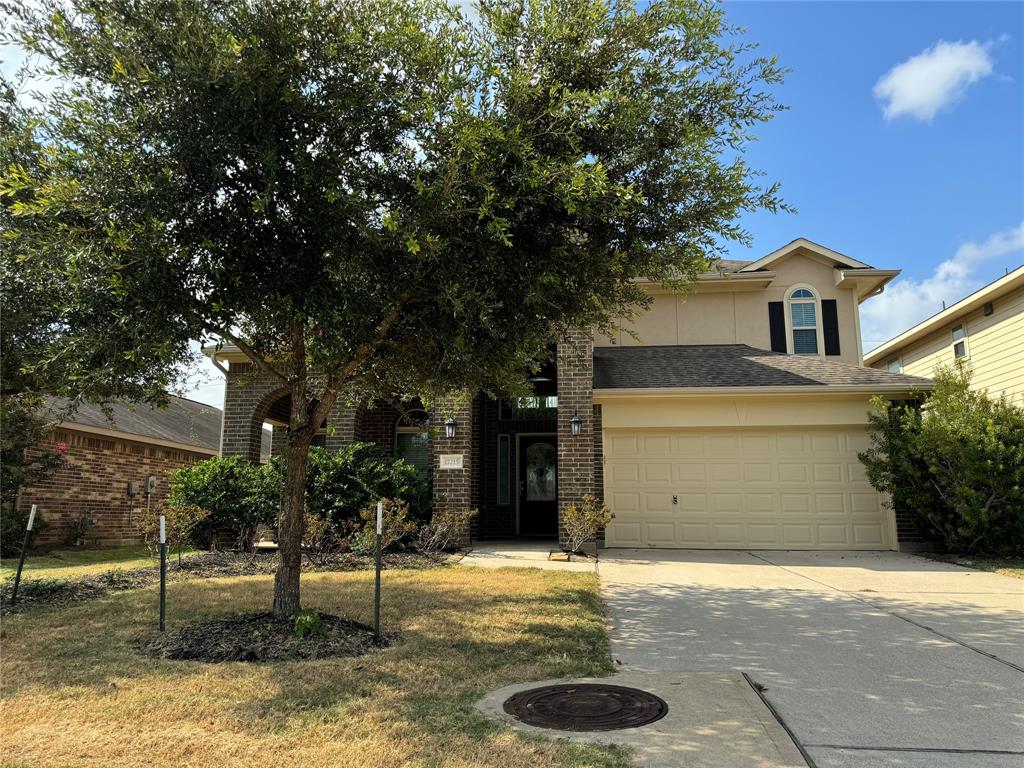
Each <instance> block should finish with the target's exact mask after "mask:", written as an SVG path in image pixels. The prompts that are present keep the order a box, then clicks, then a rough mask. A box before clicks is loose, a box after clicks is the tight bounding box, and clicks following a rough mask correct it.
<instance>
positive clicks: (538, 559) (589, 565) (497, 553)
mask: <svg viewBox="0 0 1024 768" xmlns="http://www.w3.org/2000/svg"><path fill="white" fill-rule="evenodd" d="M553 551H554V552H558V551H559V547H558V542H557V541H555V540H554V539H552V540H551V541H529V540H527V541H522V540H520V541H484V542H475V543H474V544H473V549H472V550H471V551H469V552H468V553H466V555H465V556H464V557H463V558H462V560H460V561H459V564H460V565H469V566H475V567H478V568H541V569H543V570H548V571H583V572H590V573H593V572H594V571H595V570H596V564H597V561H596V560H586V561H573V562H568V561H565V560H550V559H549V556H550V555H551V553H552V552H553Z"/></svg>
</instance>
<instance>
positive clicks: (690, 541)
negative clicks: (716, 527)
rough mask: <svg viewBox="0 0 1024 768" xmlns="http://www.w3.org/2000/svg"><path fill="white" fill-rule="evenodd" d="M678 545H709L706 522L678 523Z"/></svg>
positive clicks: (697, 546) (708, 532)
mask: <svg viewBox="0 0 1024 768" xmlns="http://www.w3.org/2000/svg"><path fill="white" fill-rule="evenodd" d="M679 546H681V547H694V548H698V549H699V548H702V547H710V546H711V534H710V526H709V525H708V524H707V523H680V524H679Z"/></svg>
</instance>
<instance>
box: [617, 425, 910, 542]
mask: <svg viewBox="0 0 1024 768" xmlns="http://www.w3.org/2000/svg"><path fill="white" fill-rule="evenodd" d="M604 441H605V466H604V477H605V501H606V503H607V504H608V506H609V507H610V508H611V510H612V512H614V514H615V519H614V521H613V522H612V524H611V525H610V526H609V528H608V531H607V533H606V541H607V545H608V546H612V547H677V548H691V547H692V548H734V549H746V548H750V549H889V548H891V547H892V545H893V537H894V533H893V531H892V530H891V527H892V526H891V523H890V513H889V512H888V510H886V509H885V508H884V507H883V506H882V499H881V497H880V496H879V494H878V493H877V492H876V491H875V490H874V489H873V488H872V487H871V485H870V484H869V483H868V481H867V477H866V475H865V473H864V468H863V466H862V465H861V463H860V462H859V461H858V460H857V452H858V451H861V450H864V449H865V448H866V447H867V446H868V436H867V434H866V432H865V430H864V429H863V428H860V427H836V428H789V429H779V428H767V429H745V430H744V429H720V430H700V431H689V430H671V431H669V430H645V431H625V430H606V431H605V433H604Z"/></svg>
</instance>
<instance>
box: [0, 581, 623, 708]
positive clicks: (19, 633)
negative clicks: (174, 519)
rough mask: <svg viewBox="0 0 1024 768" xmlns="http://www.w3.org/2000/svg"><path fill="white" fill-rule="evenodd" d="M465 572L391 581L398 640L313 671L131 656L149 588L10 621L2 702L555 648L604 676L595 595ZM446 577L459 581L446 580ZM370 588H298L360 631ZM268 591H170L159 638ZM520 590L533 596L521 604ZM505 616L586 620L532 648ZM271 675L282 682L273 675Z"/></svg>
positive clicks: (254, 585) (344, 584)
mask: <svg viewBox="0 0 1024 768" xmlns="http://www.w3.org/2000/svg"><path fill="white" fill-rule="evenodd" d="M465 573H466V572H465V571H462V570H456V571H451V570H448V569H444V570H440V571H417V572H412V573H408V574H407V573H404V572H401V571H393V572H391V574H389V577H388V578H387V579H386V580H385V584H384V588H383V600H382V626H383V629H384V631H385V632H386V633H390V632H397V634H398V638H397V643H396V645H395V646H394V647H392V648H385V649H381V650H376V651H373V652H371V653H370V654H367V655H364V656H360V657H353V658H347V659H337V660H322V661H317V662H279V663H274V664H257V665H253V664H246V663H244V662H238V663H226V664H220V665H205V664H202V663H199V662H183V661H171V660H160V659H149V658H145V657H142V656H141V655H140V654H139V653H138V652H137V650H136V643H137V641H138V639H139V638H140V637H143V636H146V635H149V634H152V633H155V632H156V624H157V619H158V603H157V591H156V589H155V588H146V589H141V590H133V591H130V592H125V593H119V594H116V595H110V596H108V597H105V598H101V599H99V600H96V601H93V602H90V603H87V604H79V605H74V606H70V607H66V608H63V609H40V610H36V611H32V612H29V613H24V614H20V615H17V616H10V617H7V618H6V619H5V621H4V628H3V639H4V645H5V649H4V650H5V654H4V656H5V658H4V667H5V668H6V669H7V670H8V673H7V674H5V675H4V677H5V681H4V690H5V694H6V695H14V694H16V693H17V692H18V691H19V690H20V689H21V688H22V687H24V686H27V685H40V686H45V687H47V688H58V689H59V688H61V687H65V686H73V687H83V686H84V687H93V688H97V689H106V688H107V687H109V685H110V683H111V682H119V681H130V680H139V679H146V678H150V677H155V678H159V677H162V676H164V675H175V676H178V677H181V676H187V675H189V674H199V673H203V672H210V671H211V670H214V669H217V668H223V669H237V668H238V667H236V665H238V664H240V665H241V668H242V669H244V668H246V667H250V668H253V669H260V670H262V672H263V674H268V673H271V674H274V677H280V678H281V680H282V684H283V685H284V684H286V683H287V680H288V678H289V677H290V676H293V675H295V674H296V672H297V671H298V670H300V669H301V668H302V667H303V666H316V665H324V664H335V665H341V666H352V667H358V666H360V665H366V664H369V663H370V661H371V660H372V661H373V664H374V666H379V659H380V657H382V656H384V655H386V656H387V657H388V658H394V659H396V660H399V661H403V662H408V660H409V658H410V657H412V658H415V657H417V656H419V655H422V654H424V653H427V654H429V657H432V658H433V659H434V660H435V663H440V662H438V661H437V660H438V659H444V658H450V657H453V656H455V657H457V656H462V655H470V656H471V657H473V658H474V660H475V661H474V663H475V664H479V665H480V666H481V667H483V668H489V667H493V668H500V666H501V665H502V660H503V659H504V660H506V661H508V662H513V661H517V660H523V659H525V660H530V659H534V658H536V654H538V653H540V652H541V651H542V650H543V649H545V648H547V649H548V650H549V651H550V650H551V647H550V646H551V645H552V642H553V641H554V642H556V643H561V644H562V645H564V646H565V647H564V649H561V650H559V651H558V652H559V653H568V651H569V650H577V651H578V650H579V649H580V648H581V647H585V646H589V645H590V644H591V643H597V644H598V646H599V647H598V651H597V658H598V659H600V661H595V657H594V655H593V654H592V653H587V654H586V662H585V663H584V664H583V665H582V667H581V664H580V662H579V661H578V660H576V661H573V660H571V659H569V660H565V659H561V657H559V658H560V661H559V663H560V664H566V665H567V666H566V668H567V669H575V668H584V667H585V668H586V669H587V670H591V671H594V670H595V669H596V668H597V666H599V665H600V664H601V663H603V664H605V665H606V666H607V664H608V662H607V645H606V640H605V638H604V633H603V629H602V628H601V627H600V626H595V625H596V624H597V619H599V618H600V614H599V607H600V601H599V598H597V596H596V589H595V588H586V587H577V586H574V585H572V584H571V583H565V582H566V581H569V582H571V579H568V580H567V579H561V578H551V577H550V576H546V577H544V578H543V579H537V578H536V574H537V572H536V571H534V572H531V573H530V574H529V577H530V580H531V582H530V583H529V584H528V585H526V586H529V587H530V589H525V590H519V591H518V592H517V593H516V594H511V593H510V592H509V586H511V587H514V586H515V581H516V579H512V581H511V583H509V581H508V579H504V580H503V581H502V583H501V584H500V585H495V584H492V585H490V586H489V587H488V588H486V589H481V588H479V586H478V585H477V584H476V581H477V580H476V579H473V578H468V577H467V576H465V575H461V574H465ZM423 574H436V576H437V582H438V583H436V584H435V583H430V577H429V576H424V575H423ZM446 574H460V575H461V576H459V577H456V578H446ZM372 580H373V576H372V574H363V573H346V574H310V575H308V576H306V577H304V580H303V597H304V601H303V602H304V605H305V606H307V607H310V608H315V609H317V610H321V611H325V612H329V613H334V614H337V615H341V616H345V617H347V618H352V619H354V620H357V621H362V622H366V623H370V622H372V617H373V583H372ZM560 582H562V583H560ZM595 585H596V582H595ZM272 590H273V583H272V579H271V578H270V577H266V576H253V577H241V578H231V579H211V580H206V581H202V582H198V581H197V582H186V583H178V584H170V585H168V599H167V605H168V620H167V625H168V628H169V629H171V630H173V629H174V628H175V627H177V626H181V625H183V624H185V623H194V622H201V621H206V620H209V619H214V618H218V617H222V616H225V615H230V614H233V613H242V612H249V611H261V610H266V608H267V606H269V604H270V602H271V597H272ZM530 590H533V593H532V594H526V593H527V592H529V591H530ZM509 615H521V616H522V617H524V619H525V617H530V618H532V619H536V618H537V617H541V616H545V615H556V616H558V617H559V618H560V619H561V620H562V621H570V620H571V624H572V625H576V624H578V623H579V622H577V621H576V620H575V617H578V616H580V615H589V616H591V617H592V618H591V621H590V624H591V626H588V627H586V631H585V632H584V631H583V629H582V628H577V629H576V630H574V631H568V632H566V631H564V629H565V628H564V627H561V625H560V624H558V623H555V624H554V625H553V626H550V627H548V628H547V629H545V630H544V632H543V634H544V635H546V636H547V639H546V640H545V641H544V642H541V643H538V644H537V645H536V646H533V645H530V644H529V643H528V640H529V635H530V634H531V632H532V631H533V630H530V631H527V630H526V629H525V627H524V626H519V625H515V624H508V622H507V621H506V620H505V619H506V617H507V616H509ZM524 624H525V621H524ZM481 631H484V632H485V633H492V634H496V636H497V637H498V638H499V639H497V640H495V639H491V640H482V639H481V638H480V637H479V635H480V633H481ZM537 631H538V632H539V628H538V630H537ZM488 649H489V650H488ZM542 655H543V654H542ZM548 656H549V657H550V656H551V654H548ZM274 670H279V671H280V673H281V674H280V675H278V674H275V673H274ZM356 671H359V670H356ZM11 672H14V674H11Z"/></svg>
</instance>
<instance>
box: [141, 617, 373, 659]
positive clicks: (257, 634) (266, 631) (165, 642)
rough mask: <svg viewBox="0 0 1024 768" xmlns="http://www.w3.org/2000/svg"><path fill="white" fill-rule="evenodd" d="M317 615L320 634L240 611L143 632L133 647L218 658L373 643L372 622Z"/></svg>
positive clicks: (291, 654)
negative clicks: (301, 634)
mask: <svg viewBox="0 0 1024 768" xmlns="http://www.w3.org/2000/svg"><path fill="white" fill-rule="evenodd" d="M318 615H319V616H320V619H321V621H322V622H323V625H322V626H323V633H322V635H307V636H306V637H304V638H300V637H299V636H298V635H297V634H296V633H295V620H294V619H275V618H274V615H273V614H272V613H246V614H240V615H236V616H228V617H226V618H223V619H216V620H214V621H204V622H202V623H199V624H191V625H189V626H186V627H181V628H180V629H175V630H172V631H170V632H166V633H163V634H159V635H154V636H149V637H147V638H145V639H143V640H142V641H141V642H140V643H139V650H140V651H141V652H142V653H144V654H146V655H147V656H153V657H156V658H161V659H176V660H181V661H203V662H208V663H219V662H224V661H295V660H300V659H330V658H338V657H346V656H360V655H362V654H364V653H367V652H368V651H370V650H372V649H373V648H375V647H377V646H376V643H375V642H374V639H373V628H372V627H368V626H367V625H365V624H360V623H359V622H357V621H351V620H349V619H343V618H341V617H340V616H333V615H331V614H329V613H321V614H318Z"/></svg>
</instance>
